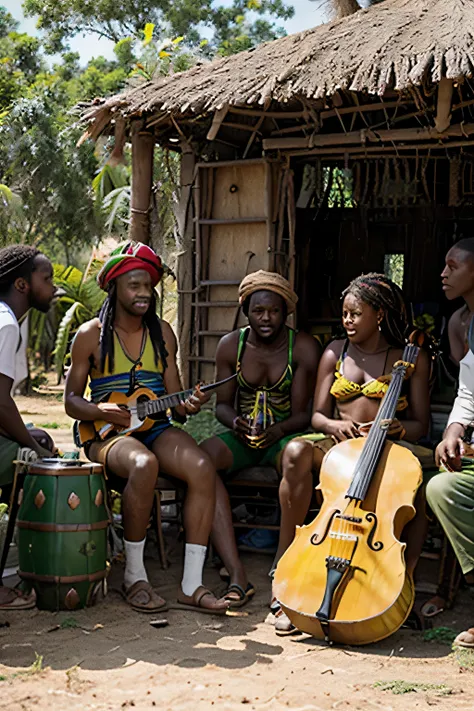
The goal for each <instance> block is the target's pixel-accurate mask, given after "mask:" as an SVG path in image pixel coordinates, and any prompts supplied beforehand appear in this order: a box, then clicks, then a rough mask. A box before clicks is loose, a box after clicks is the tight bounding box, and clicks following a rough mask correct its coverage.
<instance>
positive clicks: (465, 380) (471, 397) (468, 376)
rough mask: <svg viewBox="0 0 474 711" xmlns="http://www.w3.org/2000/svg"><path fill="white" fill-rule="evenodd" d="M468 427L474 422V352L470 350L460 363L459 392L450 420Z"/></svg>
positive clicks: (450, 422) (449, 421) (450, 423)
mask: <svg viewBox="0 0 474 711" xmlns="http://www.w3.org/2000/svg"><path fill="white" fill-rule="evenodd" d="M453 422H459V424H461V425H464V426H465V427H468V426H469V425H470V424H471V423H472V422H474V353H473V352H472V351H471V350H468V352H467V353H466V355H465V356H464V358H463V359H462V361H461V362H460V364H459V386H458V394H457V397H456V399H455V401H454V405H453V409H452V410H451V414H450V416H449V420H448V427H449V425H452V424H453Z"/></svg>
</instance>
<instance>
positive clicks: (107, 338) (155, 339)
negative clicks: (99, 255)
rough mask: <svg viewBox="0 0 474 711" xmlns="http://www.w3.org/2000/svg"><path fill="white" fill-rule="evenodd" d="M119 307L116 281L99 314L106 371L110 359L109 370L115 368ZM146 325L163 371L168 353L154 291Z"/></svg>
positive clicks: (145, 321) (156, 359)
mask: <svg viewBox="0 0 474 711" xmlns="http://www.w3.org/2000/svg"><path fill="white" fill-rule="evenodd" d="M116 306H117V285H116V281H115V280H112V281H111V282H110V285H109V289H108V293H107V297H106V299H105V301H104V303H103V305H102V308H101V310H100V312H99V321H100V323H101V329H100V338H99V346H100V369H101V370H102V372H103V371H104V370H105V364H106V362H107V359H108V366H109V370H110V371H112V370H113V368H114V362H115V361H114V321H115V312H116ZM143 321H144V324H145V326H146V327H147V329H148V333H149V334H150V339H151V343H152V346H153V352H154V354H155V364H156V365H158V362H159V361H160V360H161V363H162V365H163V369H165V368H166V359H167V357H168V352H167V350H166V346H165V341H164V338H163V332H162V330H161V324H160V319H159V318H158V316H157V314H156V294H155V291H154V290H153V293H152V296H151V301H150V306H149V307H148V311H147V312H146V314H145V316H144V319H143Z"/></svg>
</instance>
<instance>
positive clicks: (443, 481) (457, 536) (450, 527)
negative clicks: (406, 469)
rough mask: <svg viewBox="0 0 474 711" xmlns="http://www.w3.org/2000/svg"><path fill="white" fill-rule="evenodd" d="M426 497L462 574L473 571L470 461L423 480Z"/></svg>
mask: <svg viewBox="0 0 474 711" xmlns="http://www.w3.org/2000/svg"><path fill="white" fill-rule="evenodd" d="M426 498H427V501H428V503H429V505H430V506H431V509H432V511H433V513H434V514H435V516H436V518H437V519H438V521H439V522H440V524H441V526H442V527H443V530H444V532H445V533H446V536H447V537H448V539H449V542H450V543H451V545H452V547H453V549H454V552H455V554H456V558H457V559H458V561H459V564H460V566H461V568H462V572H463V573H464V574H466V573H471V572H473V571H474V461H473V460H472V459H463V467H462V470H461V471H460V472H448V471H442V472H440V473H439V474H436V475H435V476H434V477H433V478H432V479H430V481H429V482H428V484H427V487H426Z"/></svg>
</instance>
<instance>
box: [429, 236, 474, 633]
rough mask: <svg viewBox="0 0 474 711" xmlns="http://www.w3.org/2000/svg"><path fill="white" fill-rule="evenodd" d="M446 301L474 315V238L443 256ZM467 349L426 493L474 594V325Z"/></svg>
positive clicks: (469, 631)
mask: <svg viewBox="0 0 474 711" xmlns="http://www.w3.org/2000/svg"><path fill="white" fill-rule="evenodd" d="M441 276H442V280H443V290H444V292H445V294H446V296H447V298H448V299H455V298H458V297H460V296H462V297H463V298H464V300H465V302H466V305H467V307H468V309H469V310H470V312H471V313H474V238H471V239H463V240H461V241H460V242H457V243H456V244H455V245H454V246H453V247H452V248H451V249H450V250H449V252H448V254H447V255H446V266H445V268H444V270H443V272H442V274H441ZM468 341H469V350H468V352H467V354H466V355H465V356H464V358H463V359H462V360H461V362H460V371H459V387H458V394H457V397H456V400H455V401H454V405H453V409H452V411H451V414H450V416H449V420H448V426H447V428H446V431H445V433H444V438H443V441H442V442H441V443H440V444H439V445H438V447H437V449H436V463H437V464H438V466H440V465H441V466H443V468H444V471H442V472H441V473H440V474H438V475H436V476H435V477H433V479H431V481H430V482H429V483H428V486H427V489H426V496H427V499H428V503H429V505H430V506H431V508H432V510H433V512H434V513H435V515H436V517H437V518H438V520H439V522H440V523H441V525H442V527H443V529H444V531H445V533H446V536H447V537H448V539H449V541H450V543H451V545H452V547H453V549H454V552H455V554H456V557H457V559H458V561H459V564H460V566H461V569H462V571H463V573H464V576H465V580H466V583H467V585H468V586H469V587H470V588H472V591H473V592H474V459H467V458H464V457H463V455H464V453H465V448H464V444H463V437H464V434H465V430H466V427H468V426H469V425H471V423H473V422H474V352H473V349H474V329H473V324H472V322H471V326H470V329H469V338H468ZM455 644H457V645H458V646H463V647H474V628H470V629H469V630H467V631H465V632H461V634H459V635H458V637H457V638H456V640H455Z"/></svg>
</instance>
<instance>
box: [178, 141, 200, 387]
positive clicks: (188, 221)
mask: <svg viewBox="0 0 474 711" xmlns="http://www.w3.org/2000/svg"><path fill="white" fill-rule="evenodd" d="M180 147H181V173H180V185H181V191H180V198H179V207H178V214H177V222H178V243H177V245H176V246H177V247H178V249H179V253H178V257H177V262H176V280H177V282H178V294H179V296H178V341H179V365H180V372H181V377H182V381H183V383H184V387H186V388H188V387H192V385H194V383H192V384H191V382H190V372H189V356H190V354H191V328H192V295H191V290H192V288H193V238H194V224H193V185H194V179H195V174H196V156H195V155H194V152H193V150H192V147H191V146H190V145H189V143H187V142H185V141H182V142H181V144H180Z"/></svg>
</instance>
